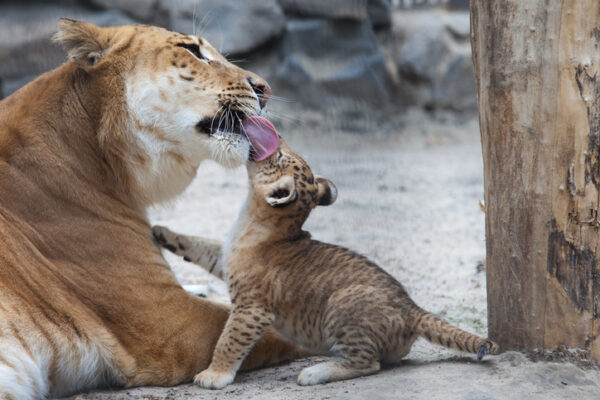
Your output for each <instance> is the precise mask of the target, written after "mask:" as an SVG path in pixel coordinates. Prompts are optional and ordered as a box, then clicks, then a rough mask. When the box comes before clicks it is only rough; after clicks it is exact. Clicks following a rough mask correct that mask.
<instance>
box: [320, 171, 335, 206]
mask: <svg viewBox="0 0 600 400" xmlns="http://www.w3.org/2000/svg"><path fill="white" fill-rule="evenodd" d="M315 181H316V182H317V205H319V206H328V205H330V204H333V203H334V202H335V199H337V188H336V187H335V185H334V184H333V182H331V181H330V180H329V179H327V178H323V177H321V176H315Z"/></svg>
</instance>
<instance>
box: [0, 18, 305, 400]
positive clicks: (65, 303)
mask: <svg viewBox="0 0 600 400" xmlns="http://www.w3.org/2000/svg"><path fill="white" fill-rule="evenodd" d="M56 37H57V40H58V41H59V43H61V44H62V45H63V47H64V48H65V50H66V52H67V54H68V55H69V58H70V59H71V60H72V61H70V62H67V63H66V64H64V65H62V66H61V67H59V68H57V69H56V70H54V71H51V72H48V73H46V74H44V75H42V76H41V77H39V78H38V79H36V80H35V81H33V82H32V83H30V84H29V85H27V86H25V87H24V88H22V89H20V90H19V91H17V92H16V93H15V94H13V95H12V96H10V97H8V98H6V99H4V100H2V101H1V102H0V238H1V240H0V398H18V399H34V398H46V397H48V396H52V397H54V396H62V395H67V394H70V393H74V392H77V391H79V390H82V389H89V388H92V387H97V386H105V385H111V386H121V385H122V386H135V385H176V384H179V383H182V382H185V381H189V380H191V379H192V377H193V376H194V375H195V374H196V373H197V372H198V371H201V370H203V369H205V368H206V367H207V366H208V363H209V361H210V359H211V356H212V352H213V348H214V346H215V343H216V341H217V339H218V337H219V334H220V332H221V329H222V327H223V325H224V324H225V321H226V319H227V316H228V308H227V307H225V306H221V305H217V304H213V303H210V302H207V301H205V300H203V299H200V298H197V297H195V296H191V295H189V294H187V293H186V292H185V291H184V290H183V289H182V288H181V286H180V285H179V284H178V283H177V280H176V279H175V277H174V276H173V274H172V272H171V270H170V268H169V267H168V265H167V264H166V263H165V261H164V259H163V257H162V255H161V252H160V249H159V248H158V247H157V246H156V244H155V242H154V241H153V237H152V233H151V231H150V226H149V223H148V220H147V218H146V211H145V209H146V207H147V206H148V205H150V204H152V203H154V202H156V201H160V200H164V199H167V198H170V197H173V196H175V195H177V194H178V193H179V192H180V191H181V190H183V189H184V188H185V187H186V185H187V184H188V183H189V182H190V180H191V179H192V178H193V176H194V174H195V171H196V168H197V167H198V165H199V163H200V162H201V161H202V160H204V159H207V158H213V159H216V160H217V161H220V162H222V163H223V164H226V165H236V164H239V163H240V162H243V160H244V159H246V158H247V157H248V151H249V150H248V149H249V146H248V143H247V141H246V139H245V138H243V137H241V136H240V135H238V134H236V133H227V132H225V133H222V134H221V133H219V134H217V133H215V134H211V135H209V134H207V133H202V132H198V131H197V130H196V129H195V125H196V124H197V121H200V120H202V119H205V118H216V119H217V120H218V119H219V117H220V116H222V115H223V114H222V113H223V105H224V104H225V103H226V102H227V101H233V100H235V101H236V102H237V103H236V104H237V107H240V108H243V110H244V113H246V114H256V113H257V112H258V111H259V109H260V104H259V103H261V100H263V102H264V100H265V99H264V98H263V99H261V98H260V96H257V95H256V94H255V93H254V91H253V88H252V86H251V85H250V84H249V83H248V82H249V81H248V78H252V79H253V80H254V82H255V83H256V82H258V81H260V78H259V77H257V76H256V75H253V74H251V73H249V72H247V71H244V70H242V69H240V68H237V67H235V66H233V65H232V64H229V63H228V62H227V61H226V60H225V59H224V58H223V57H222V56H220V55H219V54H218V53H217V52H216V51H215V50H214V49H213V48H212V47H210V45H209V44H208V43H206V41H202V39H200V38H197V37H193V36H185V35H180V34H177V33H173V32H169V31H166V30H164V29H160V28H154V27H149V26H124V27H118V28H99V27H97V26H95V25H91V24H84V23H79V22H75V21H68V20H62V21H61V23H60V30H59V33H58V34H57V36H56ZM180 43H202V51H204V52H206V53H207V54H208V55H210V59H209V60H199V59H198V58H196V57H195V56H194V55H193V54H192V53H190V52H189V51H188V50H186V49H185V48H182V47H179V46H178V44H180ZM172 63H175V64H176V66H174V65H172ZM183 64H186V67H183ZM178 75H182V76H188V75H189V76H193V78H191V79H188V78H185V79H178V78H177V76H178ZM261 82H262V81H261ZM265 85H266V84H265ZM191 88H194V89H196V90H191V91H190V93H189V94H186V93H185V89H191ZM159 91H162V92H163V95H162V96H158V95H156V96H154V95H153V94H154V93H155V92H156V93H158V92H159ZM232 93H233V94H232ZM236 94H245V95H246V98H245V100H244V101H245V102H244V103H242V102H241V100H240V99H237V98H236V97H235V96H236ZM228 96H229V97H228ZM160 97H163V100H161V99H160ZM164 99H167V101H164ZM224 102H225V103H224ZM153 106H160V107H163V108H164V109H165V110H166V112H165V113H160V112H158V111H156V110H155V111H148V110H151V109H152V107H153ZM227 106H228V107H230V108H232V107H233V108H235V107H236V105H232V104H231V102H230V103H227ZM221 145H223V146H225V147H219V146H221ZM297 354H300V352H299V350H297V348H295V347H294V346H292V345H290V344H289V343H287V342H284V341H282V340H281V339H280V338H279V337H278V336H277V335H276V334H275V333H273V332H268V333H267V336H266V337H265V339H264V340H263V341H261V342H259V345H258V346H257V347H256V348H255V351H253V352H252V354H251V355H250V356H249V358H248V359H247V360H246V366H247V367H256V366H260V365H265V364H269V363H273V362H277V361H279V360H282V359H285V358H289V357H293V356H295V355H297Z"/></svg>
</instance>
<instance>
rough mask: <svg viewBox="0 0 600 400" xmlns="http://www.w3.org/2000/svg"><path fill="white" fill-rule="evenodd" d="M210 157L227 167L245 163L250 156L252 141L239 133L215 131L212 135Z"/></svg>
mask: <svg viewBox="0 0 600 400" xmlns="http://www.w3.org/2000/svg"><path fill="white" fill-rule="evenodd" d="M211 139H212V140H211V144H210V158H211V159H212V160H213V161H216V162H217V163H219V164H221V165H222V166H224V167H226V168H235V167H239V166H240V165H242V164H244V163H245V162H246V161H247V160H248V157H249V156H250V143H249V142H248V139H246V137H245V136H243V135H241V134H239V133H228V132H227V133H214V134H213V135H212V136H211Z"/></svg>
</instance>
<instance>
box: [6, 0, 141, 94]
mask: <svg viewBox="0 0 600 400" xmlns="http://www.w3.org/2000/svg"><path fill="white" fill-rule="evenodd" d="M63 17H64V18H72V19H77V20H83V21H89V22H93V23H95V24H98V25H101V26H111V25H124V24H131V23H135V21H133V20H132V19H130V18H128V17H127V16H125V15H124V14H122V13H120V12H119V11H117V10H111V11H101V12H93V11H91V10H89V9H87V8H85V7H78V6H71V7H63V6H60V5H55V4H48V3H40V4H36V12H35V13H32V12H31V6H29V5H25V4H18V3H10V4H6V5H2V12H0V80H1V81H2V89H1V93H2V95H4V96H7V95H9V94H10V93H12V92H13V91H15V90H16V89H18V88H19V87H21V86H22V85H23V84H26V83H27V82H29V81H30V80H32V79H34V78H35V77H36V76H37V75H39V74H40V73H42V72H45V71H48V70H50V69H53V68H55V67H57V66H58V65H60V64H61V63H63V62H65V61H66V57H65V54H64V52H63V50H62V49H61V48H60V47H59V46H58V45H56V44H55V43H52V41H51V37H52V35H53V34H54V33H55V32H56V29H57V27H58V19H59V18H63Z"/></svg>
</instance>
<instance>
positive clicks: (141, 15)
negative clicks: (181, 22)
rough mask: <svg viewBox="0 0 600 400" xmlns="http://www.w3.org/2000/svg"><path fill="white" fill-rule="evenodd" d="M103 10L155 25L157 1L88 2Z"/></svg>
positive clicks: (107, 0) (120, 0) (108, 0)
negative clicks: (113, 11)
mask: <svg viewBox="0 0 600 400" xmlns="http://www.w3.org/2000/svg"><path fill="white" fill-rule="evenodd" d="M90 1H91V3H92V4H93V5H95V6H97V7H100V8H103V9H117V10H120V11H122V12H123V13H125V14H127V15H129V16H130V17H132V18H135V19H136V20H139V21H144V22H151V23H157V20H158V19H159V18H157V13H158V0H90Z"/></svg>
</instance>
